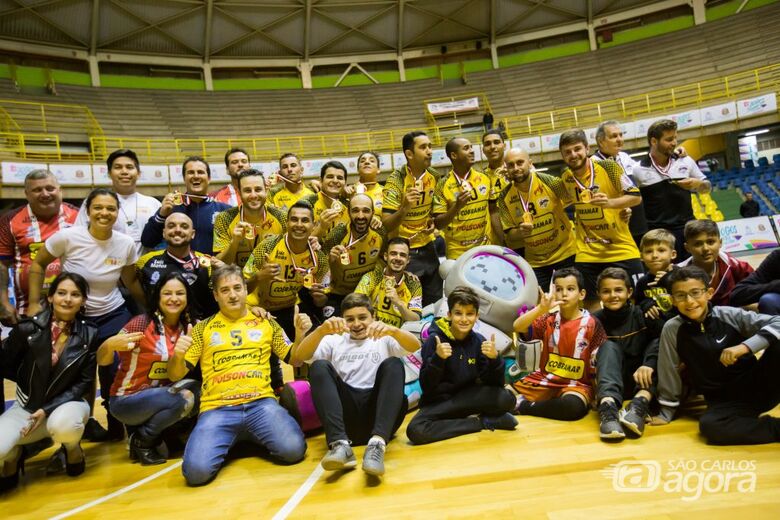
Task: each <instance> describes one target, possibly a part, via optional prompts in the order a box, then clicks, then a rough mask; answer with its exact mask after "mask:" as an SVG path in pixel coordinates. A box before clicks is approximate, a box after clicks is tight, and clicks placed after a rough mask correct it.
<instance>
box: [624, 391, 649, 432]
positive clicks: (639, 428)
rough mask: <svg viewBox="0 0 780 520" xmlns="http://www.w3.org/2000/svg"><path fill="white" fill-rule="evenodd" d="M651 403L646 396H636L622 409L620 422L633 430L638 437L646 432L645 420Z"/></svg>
mask: <svg viewBox="0 0 780 520" xmlns="http://www.w3.org/2000/svg"><path fill="white" fill-rule="evenodd" d="M649 408H650V403H648V402H647V399H645V398H644V397H634V398H633V399H631V402H630V403H629V404H628V406H626V407H625V408H624V409H623V410H620V424H622V425H623V426H625V427H626V428H628V429H629V430H631V431H632V432H633V433H634V434H635V435H636V436H637V437H641V436H642V434H643V433H644V432H645V420H646V418H647V415H648V411H649Z"/></svg>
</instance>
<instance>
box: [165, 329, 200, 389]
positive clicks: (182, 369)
mask: <svg viewBox="0 0 780 520" xmlns="http://www.w3.org/2000/svg"><path fill="white" fill-rule="evenodd" d="M190 347H192V325H187V332H186V333H185V334H182V335H180V336H179V339H178V340H176V345H174V347H173V355H172V356H171V357H170V358H168V379H170V380H171V381H174V382H175V381H178V380H180V379H182V378H183V377H184V376H186V375H187V372H189V371H190V370H192V369H193V368H194V365H193V364H191V363H190V362H189V361H187V360H185V359H184V358H185V356H186V355H187V351H188V350H189V349H190Z"/></svg>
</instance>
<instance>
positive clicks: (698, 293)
mask: <svg viewBox="0 0 780 520" xmlns="http://www.w3.org/2000/svg"><path fill="white" fill-rule="evenodd" d="M706 293H707V289H693V290H691V291H688V292H676V293H673V294H672V300H674V301H675V302H676V303H683V302H685V301H686V300H687V299H688V298H689V297H690V298H691V299H693V300H698V299H699V298H701V297H702V296H704V295H705V294H706Z"/></svg>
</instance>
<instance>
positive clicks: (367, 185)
mask: <svg viewBox="0 0 780 520" xmlns="http://www.w3.org/2000/svg"><path fill="white" fill-rule="evenodd" d="M357 165H358V181H357V182H356V183H355V184H354V185H353V186H347V187H345V188H344V192H345V193H346V195H347V198H348V199H349V198H351V197H352V195H355V194H361V193H365V194H366V195H368V196H369V197H371V200H372V201H374V214H375V215H376V216H377V217H379V218H380V219H381V218H382V200H383V199H382V191H383V190H384V187H383V186H382V185H381V184H379V182H377V179H378V177H379V155H378V154H377V153H376V152H363V153H361V154H360V155H359V156H358V160H357Z"/></svg>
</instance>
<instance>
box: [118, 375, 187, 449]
mask: <svg viewBox="0 0 780 520" xmlns="http://www.w3.org/2000/svg"><path fill="white" fill-rule="evenodd" d="M170 388H171V387H168V386H159V387H155V388H147V389H145V390H141V391H140V392H136V393H134V394H130V395H121V396H112V397H111V401H110V406H111V414H112V415H113V416H114V417H116V418H117V419H119V420H120V421H122V422H123V423H124V424H127V425H130V426H137V427H138V428H137V431H138V432H139V433H140V434H141V435H142V436H143V437H145V438H147V439H156V438H157V437H159V436H160V434H162V432H163V431H164V430H165V429H166V428H168V427H169V426H172V425H174V424H176V423H177V422H179V421H180V420H182V419H184V418H185V417H188V416H190V415H191V414H192V413H193V408H194V405H195V395H194V394H193V392H192V391H189V390H182V391H180V392H176V393H173V392H171V389H170Z"/></svg>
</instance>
